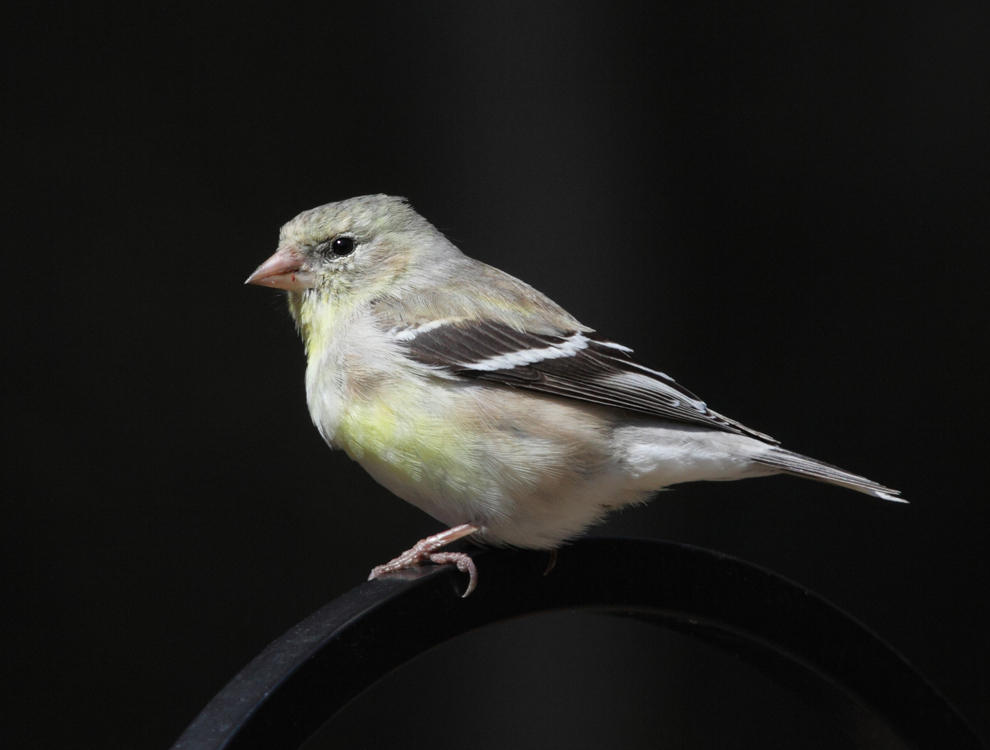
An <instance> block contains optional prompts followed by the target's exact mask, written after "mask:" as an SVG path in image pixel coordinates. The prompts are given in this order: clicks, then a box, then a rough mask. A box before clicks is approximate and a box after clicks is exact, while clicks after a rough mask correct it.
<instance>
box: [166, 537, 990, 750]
mask: <svg viewBox="0 0 990 750" xmlns="http://www.w3.org/2000/svg"><path fill="white" fill-rule="evenodd" d="M472 557H473V558H474V559H475V562H476V564H477V566H478V572H479V587H478V590H477V591H476V592H475V593H474V594H473V595H472V596H470V597H468V598H467V599H462V598H461V597H460V587H461V586H463V576H462V575H461V574H459V573H457V572H456V571H455V570H453V569H452V568H451V567H450V566H446V567H443V568H435V567H427V568H424V569H422V570H417V571H412V572H410V573H409V574H399V575H393V576H390V577H388V578H386V579H382V580H378V581H373V582H370V583H365V584H363V585H361V586H358V587H357V588H356V589H354V590H352V591H350V592H348V593H347V594H344V595H343V596H341V597H339V598H337V599H335V600H334V601H332V602H330V603H329V604H327V605H326V606H324V607H323V608H321V609H320V610H318V611H317V612H315V613H314V614H313V615H311V616H310V617H308V618H306V619H305V620H303V621H302V622H300V623H299V624H298V625H296V626H295V627H293V628H291V629H290V630H289V631H288V632H287V633H286V634H285V635H283V636H282V637H281V638H279V639H277V640H276V641H274V642H273V643H272V644H271V645H269V646H268V647H267V648H266V649H265V650H264V651H263V652H262V653H261V654H259V655H258V656H257V657H256V658H255V659H254V660H253V661H252V662H251V663H250V664H248V666H247V667H245V668H244V670H243V671H241V673H240V674H238V675H237V676H236V677H235V678H234V679H233V680H232V681H231V682H230V683H229V684H228V685H227V686H226V687H225V688H224V689H223V690H222V691H220V693H219V694H218V695H217V696H216V697H215V698H214V699H213V700H212V701H211V702H210V703H209V704H208V705H207V706H206V708H204V709H203V711H202V712H201V713H200V715H199V716H198V717H196V719H195V720H194V721H193V722H192V724H190V726H189V727H188V728H187V729H186V731H185V732H184V733H183V735H182V737H180V739H179V740H178V742H177V743H176V744H175V745H174V746H173V750H220V749H221V748H223V749H224V750H234V749H237V750H242V749H246V748H289V747H297V746H299V745H300V744H301V743H302V742H304V741H305V739H306V738H307V737H309V736H310V735H311V734H313V733H314V732H315V731H316V730H317V729H319V727H320V726H321V725H322V724H323V723H324V722H326V721H327V720H328V719H329V718H330V717H331V716H332V715H333V714H334V713H336V712H337V711H338V710H339V709H340V708H342V707H343V706H344V705H345V704H346V703H347V702H348V701H349V700H350V699H351V698H353V697H355V696H356V695H357V694H358V693H360V692H361V691H363V690H364V689H365V688H367V687H368V686H370V685H371V684H373V683H374V682H375V681H376V680H378V679H379V678H380V677H382V676H384V675H385V674H387V673H388V672H390V671H391V670H393V669H395V668H396V667H398V666H399V665H401V664H402V663H404V662H406V661H408V660H409V659H411V658H412V657H414V656H416V655H417V654H419V653H421V652H423V651H425V650H427V649H429V648H431V647H433V646H435V645H437V644H439V643H442V642H443V641H445V640H447V639H449V638H452V637H454V636H456V635H459V634H461V633H464V632H466V631H468V630H472V629H474V628H478V627H482V626H485V625H490V624H492V623H495V622H498V621H501V620H505V619H507V618H510V617H518V616H522V615H530V614H535V613H539V612H548V611H552V610H559V609H580V610H584V611H596V612H605V613H610V614H614V615H620V616H631V617H636V618H639V619H643V620H647V621H651V622H659V623H662V624H663V625H664V626H667V627H673V628H675V629H677V630H681V631H684V632H689V633H691V634H692V635H695V636H697V637H699V638H703V639H705V640H707V641H709V642H714V643H717V644H720V645H723V646H726V647H729V648H732V649H733V651H734V653H737V654H742V655H744V656H746V658H748V659H749V660H750V661H753V662H755V663H756V664H757V665H758V666H759V667H760V668H761V669H764V670H766V671H770V672H772V673H773V675H774V676H775V677H776V678H777V679H778V680H779V681H783V682H784V683H785V684H787V686H788V687H790V688H792V689H795V690H800V691H802V692H804V693H806V694H810V695H812V696H813V697H814V699H815V700H817V701H818V702H819V703H820V704H821V705H824V706H825V708H827V709H828V710H830V711H832V712H833V713H835V714H836V715H837V716H838V717H839V720H840V721H846V722H848V723H849V724H850V726H851V727H853V728H854V729H855V734H856V735H857V736H860V737H864V736H866V737H869V738H870V746H871V747H881V748H895V747H916V748H928V747H931V748H946V747H953V748H979V747H980V744H979V741H978V740H977V739H976V736H975V734H973V732H972V730H971V729H969V727H968V726H967V725H966V723H965V721H964V720H963V719H962V718H961V717H960V716H959V714H958V713H956V711H955V710H954V709H953V708H952V706H950V705H949V704H948V703H947V702H946V701H945V699H944V698H942V696H941V695H939V694H938V692H936V691H935V689H934V688H933V687H932V686H931V685H930V684H929V683H928V682H927V681H926V680H925V679H924V678H922V677H921V676H920V675H919V674H918V673H917V672H916V671H915V670H914V669H913V668H912V667H911V666H910V665H909V664H908V663H907V661H905V660H904V658H903V657H901V656H900V655H899V654H898V653H897V652H896V651H894V650H893V649H892V648H891V647H890V646H888V645H887V644H886V643H884V642H883V641H882V640H880V639H879V638H878V637H877V636H875V635H874V634H872V633H871V632H870V631H868V630H867V629H866V628H865V627H863V626H862V625H860V624H859V623H858V622H856V621H855V620H853V619H852V618H851V617H849V616H848V615H846V614H845V613H843V612H842V611H841V610H839V609H837V608H836V607H834V606H832V605H831V604H829V603H828V602H826V601H825V600H823V599H821V598H820V597H818V596H816V595H814V594H812V593H811V592H809V591H808V590H806V589H804V588H802V587H800V586H798V585H796V584H794V583H792V582H790V581H787V580H785V579H784V578H781V577H780V576H777V575H775V574H773V573H770V572H768V571H766V570H763V569H761V568H758V567H755V566H753V565H750V564H748V563H745V562H742V561H740V560H737V559H735V558H732V557H728V556H726V555H722V554H718V553H716V552H712V551H709V550H704V549H699V548H696V547H690V546H686V545H681V544H674V543H669V542H653V541H640V540H619V539H585V540H581V541H579V542H577V543H575V544H573V545H571V546H569V547H566V548H564V549H563V550H562V551H561V552H560V555H559V558H558V560H557V564H556V567H555V568H554V569H553V570H552V572H550V574H549V575H543V573H544V570H545V568H546V566H547V560H548V557H547V555H546V553H537V552H527V551H508V550H481V551H477V552H475V553H473V554H472ZM836 688H838V689H836Z"/></svg>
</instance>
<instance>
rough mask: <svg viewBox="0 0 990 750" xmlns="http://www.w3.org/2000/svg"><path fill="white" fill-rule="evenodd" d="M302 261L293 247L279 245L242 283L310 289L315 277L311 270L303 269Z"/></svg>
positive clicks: (275, 287) (292, 290) (293, 290)
mask: <svg viewBox="0 0 990 750" xmlns="http://www.w3.org/2000/svg"><path fill="white" fill-rule="evenodd" d="M304 261H305V258H303V256H302V255H301V254H300V253H299V251H298V250H296V249H295V248H294V247H291V246H287V247H280V248H279V249H278V250H276V251H275V254H274V255H272V257H270V258H269V259H268V260H266V261H265V262H264V263H262V264H261V265H260V266H258V267H257V268H256V269H255V270H254V273H252V274H251V275H250V276H248V277H247V280H246V281H245V282H244V283H245V284H257V285H258V286H270V287H272V288H274V289H286V290H288V291H291V292H300V291H302V290H303V289H311V288H313V287H314V286H316V277H315V276H314V275H313V273H312V272H310V271H308V270H303V262H304Z"/></svg>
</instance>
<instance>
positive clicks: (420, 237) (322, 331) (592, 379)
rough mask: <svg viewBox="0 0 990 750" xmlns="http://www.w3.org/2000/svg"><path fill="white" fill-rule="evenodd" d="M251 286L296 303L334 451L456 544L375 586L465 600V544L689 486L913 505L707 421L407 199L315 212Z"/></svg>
mask: <svg viewBox="0 0 990 750" xmlns="http://www.w3.org/2000/svg"><path fill="white" fill-rule="evenodd" d="M246 283H250V284H259V285H262V286H268V287H274V288H276V289H284V290H286V291H287V292H288V299H289V310H290V312H291V314H292V317H293V319H294V320H295V323H296V327H297V329H298V331H299V333H300V335H301V337H302V340H303V343H304V345H305V348H306V355H307V368H306V399H307V402H308V405H309V412H310V415H311V416H312V419H313V423H314V424H315V425H316V428H317V429H318V430H319V432H320V434H321V435H322V436H323V439H324V440H325V441H326V442H327V444H328V445H329V446H330V447H331V448H340V449H343V450H344V451H345V452H346V453H347V455H348V456H350V457H351V458H352V459H353V460H355V461H357V462H358V463H359V464H361V466H363V467H364V468H365V470H367V472H368V473H369V474H371V476H372V477H374V478H375V479H376V480H377V481H378V482H380V483H381V484H382V485H384V486H385V487H387V488H388V489H389V490H391V491H392V492H394V493H395V494H396V495H398V496H399V497H400V498H402V499H403V500H406V501H407V502H410V503H412V504H413V505H415V506H416V507H418V508H420V509H421V510H423V511H425V512H426V513H428V514H430V515H431V516H433V517H434V518H436V519H437V520H438V521H441V522H442V523H444V524H446V525H447V526H448V527H449V529H448V530H447V531H444V532H442V533H440V534H436V535H434V536H431V537H428V538H426V539H423V540H421V541H420V542H418V543H417V544H416V545H415V546H414V547H413V548H412V549H410V550H408V551H407V552H405V553H403V554H402V555H400V556H399V557H397V558H395V559H394V560H392V561H390V562H388V563H386V564H384V565H380V566H378V567H376V568H375V569H374V570H372V572H371V575H370V576H369V577H370V578H376V577H378V576H380V575H383V574H385V573H389V572H392V571H396V570H401V569H403V568H407V567H411V566H414V565H417V564H419V563H421V562H423V561H425V560H429V561H432V562H434V563H437V564H446V563H452V564H455V565H456V566H457V567H458V568H459V569H460V570H462V571H464V572H466V573H468V574H469V576H470V578H469V584H468V589H467V591H466V592H465V596H466V595H467V593H470V591H471V590H472V589H473V588H474V585H475V581H476V575H477V574H476V572H475V569H474V565H473V563H472V562H471V559H470V557H469V556H468V555H467V554H466V553H463V552H445V551H442V548H443V547H444V546H445V545H446V544H448V543H450V542H451V541H453V540H455V539H459V538H461V537H465V536H468V535H470V536H472V537H473V538H474V539H476V540H477V541H479V542H482V543H489V544H496V545H511V546H516V547H525V548H531V549H551V550H552V549H556V548H557V547H558V546H559V545H560V544H561V543H562V542H564V541H566V540H567V539H570V538H572V537H574V536H576V535H578V534H580V533H581V532H582V531H583V530H584V529H586V528H587V527H588V526H590V525H591V524H593V523H595V522H596V521H599V520H600V519H601V518H602V517H603V516H604V515H605V514H606V513H608V512H609V511H610V510H612V509H613V508H619V507H622V506H624V505H628V504H630V503H637V502H641V501H643V500H645V499H646V498H648V497H649V496H650V495H651V494H652V493H654V492H656V491H657V490H659V489H662V488H664V487H668V486H669V485H673V484H679V483H681V482H693V481H697V480H730V479H743V478H746V477H758V476H765V475H768V474H779V473H783V474H792V475H795V476H800V477H806V478H808V479H814V480H818V481H822V482H828V483H830V484H837V485H840V486H842V487H847V488H849V489H852V490H856V491H858V492H863V493H865V494H868V495H873V496H874V497H879V498H883V499H884V500H893V501H898V502H903V501H902V500H900V499H899V498H897V495H898V494H899V493H898V492H897V490H892V489H890V488H888V487H884V486H883V485H880V484H877V483H876V482H873V481H871V480H869V479H866V478H865V477H861V476H857V475H856V474H851V473H849V472H847V471H844V470H842V469H839V468H837V467H835V466H831V465H829V464H826V463H822V462H821V461H817V460H815V459H813V458H808V457H806V456H801V455H799V454H797V453H792V452H790V451H787V450H784V449H783V448H780V447H778V443H777V441H776V440H774V439H773V438H771V437H769V436H767V435H764V434H763V433H761V432H757V431H756V430H754V429H751V428H749V427H746V426H744V425H742V424H740V423H739V422H736V421H735V420H732V419H729V418H728V417H725V416H722V415H721V414H719V413H718V412H715V411H713V410H712V409H710V408H708V406H707V405H706V404H705V402H704V401H701V400H700V399H699V398H698V397H697V396H695V395H694V394H693V393H691V392H690V391H689V390H687V389H686V388H684V387H683V386H681V385H679V384H678V383H677V382H676V381H674V379H673V378H671V377H670V376H669V375H667V374H665V373H663V372H660V371H658V370H653V369H650V368H649V367H645V366H643V365H641V364H639V363H637V362H636V361H635V359H634V358H633V357H632V350H631V349H629V348H628V347H625V346H623V345H622V344H618V343H615V342H613V341H610V340H609V339H607V338H604V337H603V336H601V335H600V334H598V333H597V332H596V331H595V330H594V329H592V328H589V327H588V326H586V325H583V324H582V323H580V322H578V320H577V319H576V318H574V317H573V316H572V315H570V314H569V313H568V312H567V311H565V310H564V309H562V308H561V307H560V306H559V305H557V304H555V303H554V302H553V301H551V300H550V299H549V298H547V297H546V296H545V295H543V294H541V293H540V292H539V291H537V290H536V289H534V288H532V287H531V286H529V285H527V284H525V283H524V282H522V281H520V280H518V279H516V278H514V277H512V276H510V275H508V274H506V273H503V272H502V271H500V270H498V269H496V268H493V267H491V266H488V265H486V264H484V263H481V262H479V261H477V260H474V259H472V258H469V257H467V256H466V255H464V254H463V253H462V252H461V251H460V250H458V249H457V248H456V247H455V246H454V245H453V244H452V243H451V242H450V241H449V240H448V239H447V238H446V237H444V235H443V234H441V233H440V232H439V231H438V230H437V229H436V228H435V227H433V225H431V224H430V223H429V222H428V221H427V220H426V219H424V218H423V217H422V216H420V215H419V214H418V213H416V212H415V211H414V210H413V209H412V207H411V206H410V205H409V203H408V202H407V201H406V200H405V199H403V198H397V197H392V196H387V195H367V196H361V197H357V198H351V199H348V200H343V201H340V202H337V203H328V204H326V205H324V206H319V207H318V208H313V209H311V210H309V211H304V212H303V213H301V214H299V215H298V216H296V217H295V218H294V219H292V220H291V221H290V222H288V223H287V224H285V225H284V226H283V227H282V229H281V232H280V234H279V244H278V249H277V250H276V251H275V254H274V255H272V256H271V257H270V258H269V259H268V260H266V261H265V262H264V263H262V264H261V265H260V266H259V267H258V269H257V270H256V271H255V272H254V273H252V274H251V276H250V277H248V279H247V282H246Z"/></svg>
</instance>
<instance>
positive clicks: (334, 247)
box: [327, 236, 354, 257]
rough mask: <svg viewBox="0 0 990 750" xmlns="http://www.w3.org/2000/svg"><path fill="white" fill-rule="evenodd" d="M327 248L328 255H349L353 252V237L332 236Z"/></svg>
mask: <svg viewBox="0 0 990 750" xmlns="http://www.w3.org/2000/svg"><path fill="white" fill-rule="evenodd" d="M327 250H328V251H329V253H330V255H336V256H338V257H339V256H341V255H350V254H351V253H353V252H354V238H353V237H345V236H342V237H334V238H333V239H332V240H330V243H329V244H328V245H327Z"/></svg>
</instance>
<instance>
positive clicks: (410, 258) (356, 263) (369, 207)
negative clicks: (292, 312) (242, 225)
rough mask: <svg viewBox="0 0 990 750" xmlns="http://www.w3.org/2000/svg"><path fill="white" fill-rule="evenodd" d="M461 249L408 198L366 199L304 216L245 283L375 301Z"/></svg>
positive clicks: (284, 232) (330, 205)
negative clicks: (419, 212) (411, 205)
mask: <svg viewBox="0 0 990 750" xmlns="http://www.w3.org/2000/svg"><path fill="white" fill-rule="evenodd" d="M456 255H459V252H458V251H457V250H456V249H455V248H454V246H453V245H451V244H450V243H449V242H448V241H447V240H446V238H445V237H444V236H443V235H442V234H441V233H440V232H439V231H437V230H436V229H435V228H434V227H433V225H431V224H430V223H429V222H428V221H427V220H426V219H424V218H423V217H422V216H420V215H419V214H418V213H416V212H415V211H414V210H413V209H412V207H410V206H409V204H408V203H407V202H406V200H405V199H404V198H396V197H393V196H389V195H364V196H360V197H357V198H349V199H347V200H343V201H339V202H337V203H327V204H326V205H324V206H318V207H317V208H312V209H310V210H308V211H303V212H302V213H301V214H299V215H298V216H296V217H295V218H294V219H292V220H291V221H289V222H288V223H287V224H285V225H284V226H283V227H282V230H281V232H280V233H279V243H278V249H277V250H276V251H275V253H274V254H273V255H272V256H271V257H270V258H269V259H268V260H266V261H265V262H264V263H262V264H261V265H260V266H258V268H257V269H256V270H255V272H254V273H252V274H251V275H250V276H249V277H248V279H247V281H246V282H245V283H247V284H258V285H260V286H268V287H273V288H275V289H285V290H287V291H289V292H292V293H299V294H303V295H307V294H309V293H316V294H318V295H320V296H330V297H335V298H337V299H338V300H340V301H343V299H348V300H350V301H353V298H354V297H360V298H365V299H367V298H373V297H376V296H381V295H382V294H387V293H389V291H390V290H392V289H393V288H395V287H396V286H401V285H403V283H404V282H406V281H407V280H409V279H411V278H412V277H415V276H418V275H419V274H418V271H420V270H422V271H426V270H427V268H428V266H429V265H430V263H431V262H443V261H444V260H445V259H450V258H452V257H454V256H456Z"/></svg>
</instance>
